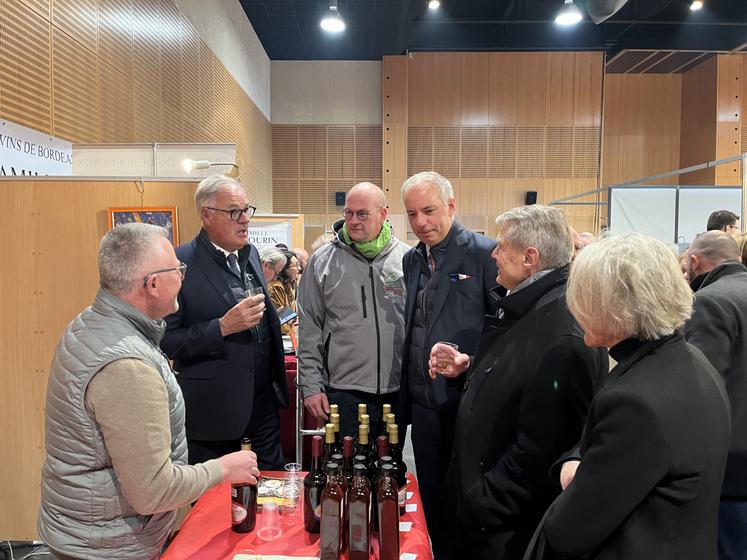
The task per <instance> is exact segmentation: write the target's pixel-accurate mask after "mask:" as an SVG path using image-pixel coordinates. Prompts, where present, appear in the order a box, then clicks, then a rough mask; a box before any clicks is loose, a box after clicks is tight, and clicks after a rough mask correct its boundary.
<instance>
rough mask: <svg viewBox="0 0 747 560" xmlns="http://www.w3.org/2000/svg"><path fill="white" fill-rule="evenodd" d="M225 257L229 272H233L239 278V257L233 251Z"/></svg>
mask: <svg viewBox="0 0 747 560" xmlns="http://www.w3.org/2000/svg"><path fill="white" fill-rule="evenodd" d="M226 258H227V259H228V268H230V269H231V272H233V273H234V274H235V275H236V276H238V277H239V278H241V270H240V269H239V258H238V257H237V256H236V255H234V254H233V253H231V254H229V255H228V256H227V257H226Z"/></svg>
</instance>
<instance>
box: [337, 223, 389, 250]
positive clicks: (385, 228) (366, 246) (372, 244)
mask: <svg viewBox="0 0 747 560" xmlns="http://www.w3.org/2000/svg"><path fill="white" fill-rule="evenodd" d="M340 233H341V234H342V240H343V241H344V242H345V243H347V244H348V245H350V246H351V247H354V248H355V249H357V250H358V252H359V253H360V254H361V255H363V256H364V257H366V258H367V259H373V258H374V257H376V255H378V254H379V253H381V251H382V250H383V249H384V247H386V246H387V244H388V243H389V241H390V240H391V239H392V226H391V224H390V223H389V220H384V223H383V224H382V226H381V232H379V235H378V236H377V237H376V238H374V239H372V240H371V241H364V242H362V243H358V242H357V241H353V240H352V239H351V238H350V234H349V233H348V227H347V225H343V226H342V229H341V230H340Z"/></svg>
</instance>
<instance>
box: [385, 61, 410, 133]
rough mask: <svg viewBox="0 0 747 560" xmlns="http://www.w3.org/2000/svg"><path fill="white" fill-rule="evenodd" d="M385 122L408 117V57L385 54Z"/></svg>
mask: <svg viewBox="0 0 747 560" xmlns="http://www.w3.org/2000/svg"><path fill="white" fill-rule="evenodd" d="M382 74H383V78H384V79H383V80H382V88H383V90H384V91H383V95H384V103H383V104H382V107H383V112H384V119H383V120H384V122H399V123H403V122H405V121H406V119H407V57H406V56H385V57H384V61H383V68H382Z"/></svg>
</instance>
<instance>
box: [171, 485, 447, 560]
mask: <svg viewBox="0 0 747 560" xmlns="http://www.w3.org/2000/svg"><path fill="white" fill-rule="evenodd" d="M266 474H267V475H268V476H272V475H273V474H274V475H280V473H266ZM407 479H408V482H407V489H408V492H412V497H411V498H410V499H408V500H407V503H408V504H415V506H416V508H417V509H416V511H413V512H407V513H405V514H403V515H402V516H401V518H400V522H411V523H412V529H411V530H410V531H409V532H400V553H405V552H409V553H412V554H416V555H417V560H431V559H432V558H433V553H432V551H431V545H430V540H429V538H428V530H427V528H426V525H425V515H424V514H423V504H422V502H421V500H420V491H419V489H418V483H417V481H416V480H415V477H414V476H412V474H409V473H408V475H407ZM230 504H231V498H230V485H228V484H221V485H219V486H216V487H214V488H213V489H211V490H209V491H208V492H206V493H205V494H204V495H203V496H202V498H200V500H199V501H198V502H197V503H196V504H195V506H194V507H193V508H192V511H191V512H190V513H189V515H188V516H187V519H186V520H185V521H184V525H182V528H181V530H180V531H179V533H178V534H177V536H176V538H175V539H174V541H173V542H172V543H171V545H169V547H168V549H166V552H165V553H164V554H163V556H162V557H161V560H224V559H225V560H231V559H232V558H233V556H234V555H235V554H238V553H239V552H244V553H253V554H282V555H285V556H307V557H308V556H311V557H314V556H315V557H317V558H318V557H319V535H318V534H317V535H310V534H309V533H307V532H306V531H305V530H304V528H303V497H302V498H301V502H300V503H299V504H298V507H297V508H296V511H295V512H294V513H293V514H291V515H283V516H282V517H281V520H282V524H283V535H282V536H281V537H280V538H279V539H277V540H275V541H272V542H264V541H262V540H260V539H259V537H257V530H256V528H255V530H254V531H252V532H251V533H246V534H239V533H234V532H233V531H231V505H230ZM261 516H262V513H261V512H260V513H258V514H257V525H256V527H259V526H260V518H261ZM374 541H375V539H374ZM374 546H376V544H374Z"/></svg>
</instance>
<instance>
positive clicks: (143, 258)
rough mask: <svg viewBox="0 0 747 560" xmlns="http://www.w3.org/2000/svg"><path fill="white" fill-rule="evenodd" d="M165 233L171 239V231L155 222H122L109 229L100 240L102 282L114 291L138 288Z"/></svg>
mask: <svg viewBox="0 0 747 560" xmlns="http://www.w3.org/2000/svg"><path fill="white" fill-rule="evenodd" d="M161 237H165V238H166V239H168V238H169V232H168V231H167V230H166V228H162V227H160V226H154V225H152V224H143V223H131V224H122V225H119V226H116V227H115V228H113V229H111V230H110V231H108V232H107V234H106V235H105V236H104V237H103V239H101V243H100V244H99V257H98V262H99V285H100V286H101V287H102V288H103V289H105V290H109V291H110V292H111V293H112V294H114V295H124V294H129V293H130V292H132V291H133V290H134V289H136V288H137V287H138V284H139V283H140V282H142V281H143V277H144V275H145V274H144V268H145V265H146V263H147V261H148V258H149V256H150V254H151V253H152V252H153V250H154V248H155V244H156V241H157V240H158V239H160V238H161Z"/></svg>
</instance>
